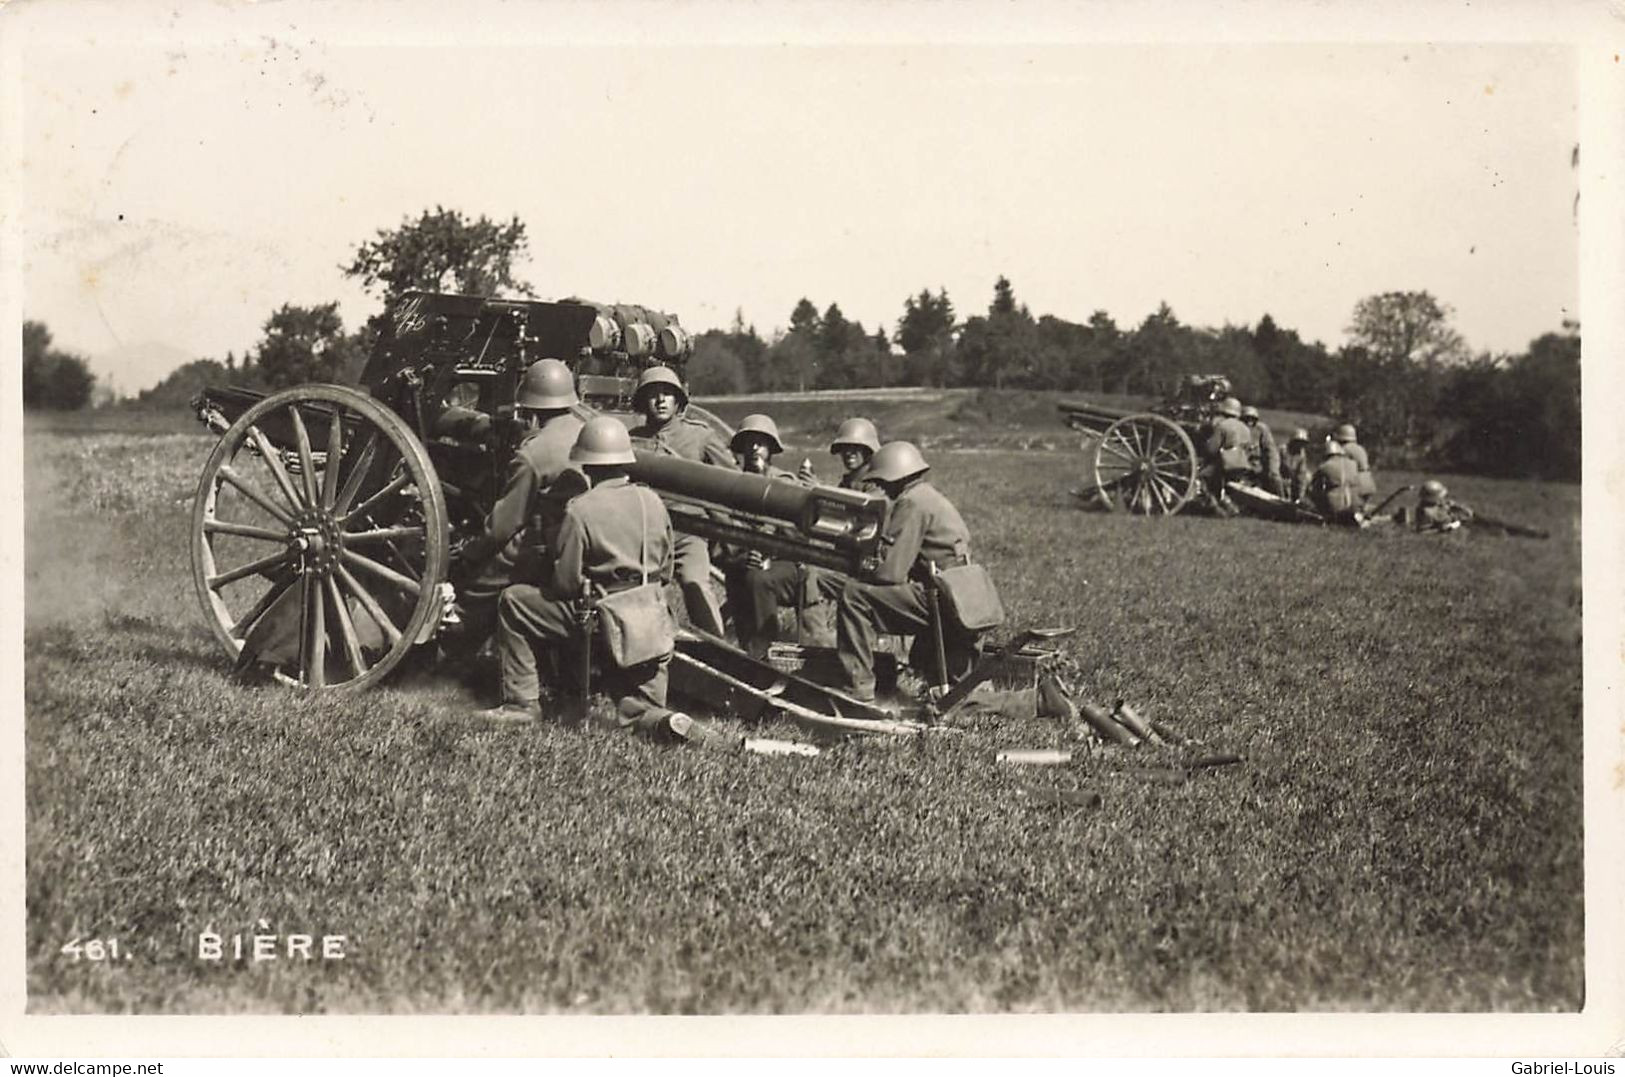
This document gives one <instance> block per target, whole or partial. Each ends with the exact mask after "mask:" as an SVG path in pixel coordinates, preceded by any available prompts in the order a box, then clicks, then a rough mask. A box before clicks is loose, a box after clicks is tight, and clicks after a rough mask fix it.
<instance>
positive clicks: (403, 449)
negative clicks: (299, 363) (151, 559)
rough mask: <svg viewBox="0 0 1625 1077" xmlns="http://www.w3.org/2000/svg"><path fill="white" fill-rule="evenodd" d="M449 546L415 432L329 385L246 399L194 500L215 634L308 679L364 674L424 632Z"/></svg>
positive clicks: (354, 681)
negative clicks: (246, 405)
mask: <svg viewBox="0 0 1625 1077" xmlns="http://www.w3.org/2000/svg"><path fill="white" fill-rule="evenodd" d="M448 549H449V542H448V532H447V517H446V503H445V495H444V493H443V492H442V490H441V488H440V481H439V478H438V477H437V476H436V475H435V470H434V465H433V464H432V463H431V462H430V460H429V455H428V453H427V452H426V451H425V450H424V447H423V444H422V443H421V442H420V441H418V439H417V437H416V435H414V434H413V432H412V430H411V428H410V427H409V426H407V424H406V423H405V421H404V420H402V419H401V418H400V417H399V416H398V415H396V414H395V413H394V412H392V411H390V410H389V409H388V408H386V407H384V406H383V405H382V404H380V403H379V402H378V401H376V400H374V399H373V398H371V397H369V396H366V395H364V394H362V393H359V392H357V391H355V390H353V389H347V388H344V387H342V386H337V385H305V386H299V387H297V388H293V389H288V390H285V391H283V392H280V393H276V394H273V395H271V396H268V397H266V398H265V399H264V400H261V401H260V402H258V403H257V404H255V405H254V406H253V407H251V408H249V409H248V410H247V411H246V412H244V413H243V414H242V416H241V417H240V418H238V419H237V421H236V422H234V423H232V424H231V426H230V427H229V428H228V429H227V430H226V432H225V434H224V435H223V436H222V437H221V439H220V444H219V445H217V446H216V447H215V450H214V452H213V453H212V454H210V456H209V462H208V464H207V465H205V467H204V469H203V478H202V480H201V481H200V482H199V484H198V492H197V501H196V503H195V504H194V506H193V510H192V576H193V579H194V581H195V583H196V585H197V593H198V598H199V600H200V601H201V602H202V604H203V611H204V616H205V618H206V619H207V620H208V622H209V626H210V628H211V629H212V630H213V631H214V634H215V636H216V638H218V639H219V640H220V642H221V643H222V644H224V645H225V647H226V649H227V650H228V651H230V652H231V653H232V654H233V655H238V656H241V655H242V651H243V649H244V647H245V646H247V647H250V648H251V649H252V651H253V654H254V656H255V657H256V658H257V659H258V660H259V661H260V662H262V663H264V664H266V665H268V666H270V667H271V668H272V669H273V670H274V672H275V676H276V677H277V679H278V680H281V681H284V682H285V683H289V684H296V685H302V686H304V687H307V688H328V689H335V688H336V689H345V690H354V689H359V688H364V687H366V686H368V685H371V684H373V683H375V682H377V681H378V680H379V679H380V678H382V677H383V676H384V675H385V674H387V673H388V672H389V671H390V670H391V669H392V668H393V667H394V666H395V664H396V663H398V662H399V661H400V660H401V658H402V657H403V656H404V655H405V654H406V652H407V651H409V650H411V649H412V647H413V646H414V645H415V644H416V643H417V642H418V641H419V639H420V637H423V638H426V637H427V635H428V631H427V630H428V629H431V628H432V627H433V626H432V625H431V624H430V623H429V622H430V619H431V618H437V617H438V616H439V612H440V596H439V591H440V587H439V585H440V583H441V581H442V580H444V579H445V576H446V566H447V558H448Z"/></svg>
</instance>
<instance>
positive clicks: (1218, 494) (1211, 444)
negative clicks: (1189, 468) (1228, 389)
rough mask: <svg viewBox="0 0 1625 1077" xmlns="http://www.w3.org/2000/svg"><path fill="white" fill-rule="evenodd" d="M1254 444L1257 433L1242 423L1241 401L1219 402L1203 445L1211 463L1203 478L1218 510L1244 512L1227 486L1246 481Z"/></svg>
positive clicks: (1223, 513)
mask: <svg viewBox="0 0 1625 1077" xmlns="http://www.w3.org/2000/svg"><path fill="white" fill-rule="evenodd" d="M1252 443H1253V432H1252V431H1251V430H1249V429H1247V424H1246V423H1244V422H1242V421H1241V401H1239V400H1237V399H1236V398H1235V397H1233V396H1227V397H1225V398H1224V399H1223V400H1221V401H1220V402H1219V407H1218V415H1217V417H1216V418H1215V419H1214V420H1213V422H1212V424H1211V425H1210V426H1209V427H1208V429H1207V435H1206V437H1205V438H1203V441H1202V445H1201V446H1200V448H1201V450H1202V452H1203V455H1204V456H1206V457H1207V464H1206V465H1205V466H1204V467H1203V468H1202V471H1201V477H1202V479H1203V480H1204V482H1205V483H1206V485H1207V492H1208V497H1209V499H1210V500H1211V502H1212V504H1213V508H1214V510H1215V511H1217V512H1218V513H1220V514H1221V515H1224V516H1234V515H1236V514H1237V513H1239V512H1240V511H1241V510H1240V509H1238V508H1236V505H1235V502H1233V501H1231V500H1230V495H1229V494H1228V493H1226V492H1225V488H1224V484H1225V483H1226V482H1228V481H1231V480H1235V479H1244V478H1246V477H1247V475H1248V472H1249V470H1250V465H1249V463H1248V458H1247V457H1248V449H1249V448H1250V447H1251V446H1252Z"/></svg>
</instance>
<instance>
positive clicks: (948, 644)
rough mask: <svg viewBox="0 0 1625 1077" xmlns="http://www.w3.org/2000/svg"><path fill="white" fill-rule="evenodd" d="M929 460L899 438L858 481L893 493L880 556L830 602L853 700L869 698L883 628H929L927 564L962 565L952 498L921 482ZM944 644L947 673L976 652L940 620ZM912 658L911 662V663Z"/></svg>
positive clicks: (966, 549)
mask: <svg viewBox="0 0 1625 1077" xmlns="http://www.w3.org/2000/svg"><path fill="white" fill-rule="evenodd" d="M929 470H930V465H929V464H927V463H926V462H925V458H924V457H922V456H921V455H920V450H919V449H917V448H915V447H914V446H913V445H911V444H910V443H909V442H906V441H892V442H888V443H887V444H885V445H882V446H881V447H880V451H879V452H877V453H875V455H874V458H873V459H871V460H870V461H869V474H868V475H867V476H865V479H864V481H865V482H866V483H867V484H870V485H874V486H878V487H880V488H881V489H882V490H883V491H884V492H885V493H886V496H888V497H889V498H891V499H892V509H891V513H890V516H889V517H888V518H887V521H886V531H885V534H884V535H883V536H882V538H881V540H880V541H881V551H882V552H881V556H882V560H881V563H880V566H879V568H878V569H877V570H876V571H875V573H874V575H873V577H872V578H871V581H858V580H845V581H844V582H843V584H842V586H841V589H840V592H839V596H838V597H837V599H836V605H835V640H836V647H837V649H838V651H839V657H840V664H841V672H842V679H843V682H844V683H843V684H842V685H840V687H842V688H843V689H844V690H845V691H846V692H847V693H848V694H849V695H851V696H852V697H854V698H855V699H859V700H863V701H870V700H873V699H874V698H875V655H874V648H875V638H876V636H877V635H879V634H880V633H882V632H889V633H895V634H897V635H913V636H915V637H916V643H915V655H916V656H920V655H922V653H923V652H924V650H925V648H922V647H921V646H920V641H921V640H923V639H925V638H926V634H927V633H929V632H931V630H932V627H931V626H932V611H931V609H930V603H929V598H930V592H929V590H928V587H929V580H930V578H931V570H932V568H933V566H935V567H936V568H948V567H951V566H953V565H960V564H968V563H969V561H970V531H969V530H968V529H967V528H966V527H965V521H964V519H963V518H962V517H961V516H960V515H959V510H958V509H956V508H954V506H953V504H952V502H950V501H949V500H948V499H947V498H946V497H943V496H942V494H941V493H939V492H938V491H937V489H936V487H934V486H932V485H931V483H929V482H927V481H926V478H925V473H926V472H927V471H929ZM942 629H943V650H944V652H945V657H946V659H947V664H948V669H947V670H946V671H945V672H946V673H947V674H948V677H949V679H950V680H951V679H953V678H955V677H958V676H960V675H961V674H963V673H964V672H966V671H967V670H968V669H969V668H970V666H971V663H972V662H973V661H974V660H975V657H976V636H975V634H974V633H969V632H966V631H964V630H963V629H960V628H958V627H957V626H955V625H952V624H949V623H946V622H945V623H944V624H943V626H942ZM918 664H919V663H918V661H917V660H916V665H917V666H918Z"/></svg>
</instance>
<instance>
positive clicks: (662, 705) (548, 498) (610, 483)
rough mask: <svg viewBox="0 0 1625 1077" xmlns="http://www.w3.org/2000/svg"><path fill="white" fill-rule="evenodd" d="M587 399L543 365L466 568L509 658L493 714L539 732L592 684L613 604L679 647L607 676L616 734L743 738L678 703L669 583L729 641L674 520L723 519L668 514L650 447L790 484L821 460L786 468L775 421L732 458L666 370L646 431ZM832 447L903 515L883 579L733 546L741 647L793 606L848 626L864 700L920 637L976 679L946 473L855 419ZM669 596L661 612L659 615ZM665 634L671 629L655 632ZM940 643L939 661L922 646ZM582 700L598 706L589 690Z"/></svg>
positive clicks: (849, 674) (466, 606) (843, 628)
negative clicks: (572, 694) (594, 412)
mask: <svg viewBox="0 0 1625 1077" xmlns="http://www.w3.org/2000/svg"><path fill="white" fill-rule="evenodd" d="M578 403H579V401H578V398H577V396H576V392H575V384H574V379H573V377H572V375H571V372H570V370H569V368H568V367H567V366H566V365H565V364H564V363H562V362H560V361H558V360H556V359H543V360H541V361H540V362H537V363H535V364H533V365H532V366H531V367H530V369H529V370H528V371H527V372H526V373H525V375H524V379H523V382H522V384H521V387H520V391H519V393H518V395H517V398H516V418H517V419H518V421H519V422H521V423H522V424H523V426H524V429H525V434H524V437H523V440H522V441H521V443H520V445H519V447H518V449H517V451H516V452H515V454H514V457H513V460H512V462H511V463H510V465H509V467H508V473H507V474H508V478H507V483H506V487H505V489H504V491H503V493H502V495H501V496H500V497H499V498H498V500H497V502H496V505H495V507H494V508H493V509H492V511H491V513H490V515H489V517H488V518H487V520H486V521H485V527H484V531H483V534H481V535H480V536H479V537H477V538H476V539H474V540H473V541H471V542H470V544H469V545H468V547H467V548H466V549H465V550H464V551H463V554H462V556H461V558H460V560H459V565H460V568H459V571H458V573H457V582H458V610H459V613H460V615H461V617H462V619H463V620H464V622H465V624H466V626H467V628H468V633H467V636H468V637H469V638H472V639H474V640H476V641H477V640H479V639H480V638H482V637H483V636H485V635H486V634H488V632H489V629H490V627H491V626H492V625H493V624H494V625H495V632H496V635H495V647H496V651H497V654H498V656H499V659H500V668H501V701H500V702H499V704H498V705H497V706H495V707H493V708H490V709H488V710H486V711H482V712H481V716H482V718H483V719H485V720H486V721H488V722H491V723H495V724H517V725H523V724H529V723H534V722H535V721H536V720H537V719H539V718H540V717H541V716H542V705H541V699H542V695H543V692H542V689H543V686H544V682H549V683H550V684H551V687H552V688H554V689H563V688H568V687H571V686H572V685H571V676H570V674H569V672H568V670H569V669H571V668H574V669H576V670H578V671H579V672H578V674H577V677H578V678H579V677H585V676H588V675H590V672H589V671H590V669H591V668H592V666H591V656H590V654H589V653H588V652H584V651H583V650H582V647H583V645H584V644H586V645H589V646H590V642H589V641H590V640H591V639H592V638H593V636H592V635H591V633H592V632H593V629H592V628H591V627H590V626H591V624H592V620H593V617H594V615H595V614H596V615H597V616H598V618H599V620H600V621H602V620H603V618H604V615H605V613H606V612H607V611H609V610H610V609H611V608H612V607H614V608H616V609H617V610H618V609H620V608H621V607H622V606H625V607H628V608H631V607H644V606H646V607H647V608H646V609H644V610H643V612H642V613H641V614H640V616H642V617H643V619H644V620H645V621H649V622H651V624H650V625H642V624H639V623H634V622H635V621H636V617H634V618H633V619H632V621H629V622H627V625H626V626H625V629H626V635H627V637H628V638H629V639H630V638H632V637H636V638H637V640H638V641H640V642H641V641H643V640H645V638H647V639H653V640H657V641H658V640H660V639H662V638H664V640H665V646H664V650H663V651H660V650H659V645H658V643H657V644H656V645H655V650H656V651H658V653H652V654H650V655H647V656H645V655H644V653H643V650H640V649H638V648H636V647H634V648H633V651H634V657H637V658H638V659H639V660H638V661H636V662H617V661H614V660H613V659H614V658H615V656H614V655H610V656H609V658H610V660H608V661H605V660H602V659H601V660H600V661H599V663H598V666H599V668H600V669H601V673H600V681H599V684H598V685H597V687H598V688H599V689H600V690H601V691H602V692H603V693H604V694H605V695H607V696H608V697H609V698H610V699H611V701H612V703H613V706H614V715H615V719H614V720H615V722H616V723H617V724H618V725H620V726H622V727H625V728H629V729H633V730H636V731H640V732H643V733H646V734H649V735H652V736H654V737H657V738H659V739H665V740H673V741H681V742H687V743H701V744H711V743H718V742H726V743H733V742H734V741H735V740H736V738H723V737H721V736H720V735H719V734H718V733H717V732H716V731H714V730H712V729H709V728H707V727H705V726H703V725H701V724H700V723H698V722H695V721H694V720H693V719H692V718H690V717H689V716H687V715H685V714H682V713H681V712H678V711H673V710H671V709H670V708H668V707H667V705H666V694H667V672H668V666H669V663H670V658H671V649H672V647H671V642H670V637H671V623H670V621H669V618H670V612H669V610H667V609H666V608H665V605H664V596H663V588H664V586H665V585H666V584H668V583H670V582H672V581H673V580H675V581H676V583H677V584H678V585H679V588H680V591H681V594H682V597H683V602H684V606H685V609H686V612H687V614H688V620H689V622H690V623H691V624H692V625H694V626H695V627H696V628H697V629H700V630H702V631H704V632H706V633H710V634H712V635H714V636H719V637H720V636H724V634H725V632H726V621H727V618H725V616H724V611H723V609H722V607H721V606H720V605H719V604H718V603H717V601H716V598H715V596H714V594H713V593H712V591H711V587H710V582H711V576H712V571H713V569H712V548H711V545H710V544H709V543H708V542H707V541H706V540H705V539H703V538H700V537H698V536H695V535H692V534H685V533H683V532H681V531H680V530H677V529H674V527H673V523H672V516H673V514H678V513H684V512H691V513H692V512H707V511H710V510H707V509H704V508H702V507H699V506H695V505H686V504H678V503H673V504H671V505H667V504H666V503H665V502H663V500H662V499H661V498H660V497H659V496H658V495H657V494H655V493H654V492H653V491H652V490H650V489H648V488H647V487H644V486H641V485H639V484H637V483H634V482H632V481H631V479H630V478H629V475H628V468H629V466H630V465H632V464H633V463H635V461H636V454H635V449H634V446H635V445H636V446H639V447H642V448H643V449H644V450H645V451H648V452H654V453H665V454H670V455H673V456H678V457H682V458H684V459H688V460H695V461H699V462H702V463H705V464H708V465H711V466H713V467H723V468H730V469H734V470H743V471H745V472H749V473H752V474H758V475H764V476H767V477H769V478H773V479H777V480H781V481H791V482H803V483H811V482H814V481H815V480H816V475H815V473H814V472H813V469H812V467H811V462H810V460H804V461H803V463H802V467H801V469H800V471H799V472H798V473H796V474H792V473H791V472H788V471H785V470H784V469H782V468H779V467H777V466H776V465H775V464H774V463H773V459H774V457H776V456H778V455H779V454H780V453H782V452H783V451H784V444H783V442H782V441H781V439H780V437H779V431H778V426H777V424H776V423H775V422H774V421H773V419H772V418H771V417H770V416H768V415H760V414H759V415H751V416H747V417H746V418H745V419H744V420H743V421H742V422H741V423H740V425H739V428H738V430H737V432H736V433H735V434H734V436H733V438H732V440H731V441H730V442H729V443H727V444H724V443H723V442H722V440H721V438H720V437H718V436H717V434H716V433H715V431H714V430H713V429H712V428H711V427H710V426H709V425H708V424H706V423H704V422H701V421H700V420H698V419H695V418H691V417H689V416H688V415H687V414H686V409H687V404H688V393H687V390H686V389H685V388H684V386H683V385H682V383H681V380H680V379H679V378H678V376H677V375H676V373H675V372H673V371H672V370H670V369H668V368H666V367H661V366H657V367H651V368H650V369H648V370H646V371H645V372H644V373H643V375H642V376H641V377H640V379H639V381H638V384H637V387H636V390H635V391H634V393H633V397H632V403H633V407H634V409H635V410H636V411H637V412H638V413H639V414H640V415H641V417H642V419H643V422H642V423H641V424H639V425H638V426H637V427H635V428H634V429H632V430H630V431H629V430H628V429H627V428H626V427H625V426H624V425H623V424H622V423H621V422H619V421H618V420H616V419H614V418H612V417H599V418H594V419H591V420H589V421H587V422H585V423H583V422H582V421H581V420H580V419H578V418H576V417H575V415H573V414H572V413H571V410H570V409H572V408H574V407H576V406H577V405H578ZM829 451H830V453H831V454H832V455H834V456H835V457H836V458H837V459H838V460H839V461H840V463H841V467H842V475H841V478H840V485H841V486H843V487H846V488H849V489H857V488H862V489H866V490H877V491H880V492H883V493H884V494H885V495H886V496H887V497H888V498H890V499H891V501H892V508H891V512H890V513H889V515H888V521H887V525H886V528H885V531H884V533H883V534H882V535H881V538H880V549H881V551H882V553H881V558H880V562H879V564H878V567H877V568H876V569H875V570H874V571H873V572H872V573H871V574H870V575H868V576H866V577H864V578H851V577H847V576H844V575H842V574H839V573H836V572H832V571H829V570H827V569H820V568H816V567H813V566H809V565H802V564H797V563H794V562H789V561H783V560H778V559H775V558H770V557H768V556H766V555H764V554H763V553H761V552H760V551H759V550H755V549H752V548H750V547H749V546H748V545H734V544H728V543H719V544H718V545H717V549H716V562H717V567H718V568H719V569H720V574H721V576H722V578H723V581H724V590H725V593H726V596H727V600H728V601H727V606H728V610H729V612H731V614H732V624H733V630H734V634H735V636H736V638H737V640H738V642H739V644H740V646H741V647H743V648H745V649H746V650H747V651H749V652H750V653H751V654H753V655H756V656H761V655H763V654H764V653H765V652H766V650H767V648H768V646H769V645H770V644H771V643H772V641H773V639H774V637H775V635H776V630H777V625H778V621H779V610H780V609H781V607H786V606H790V607H795V608H797V609H798V610H800V611H802V612H803V613H805V611H806V610H809V609H812V608H815V607H822V608H823V609H825V610H826V611H827V612H828V614H829V619H830V620H832V621H833V624H834V633H833V634H834V639H835V644H836V650H837V654H838V658H839V673H838V683H837V684H836V685H835V686H834V687H836V688H837V689H839V690H842V691H844V692H846V693H848V694H850V695H851V696H852V697H854V698H855V699H858V700H862V701H872V700H873V699H874V698H875V672H874V665H875V659H874V650H875V643H876V639H877V637H878V636H879V635H880V634H882V633H893V634H900V635H915V636H916V640H917V648H916V660H917V661H920V662H923V661H925V654H926V652H929V651H931V650H934V649H935V650H938V651H939V653H940V654H941V656H942V658H941V662H940V664H941V665H943V666H945V667H946V668H944V669H942V670H940V671H938V672H939V673H940V674H942V675H943V676H951V675H955V674H957V673H959V672H963V671H964V670H966V669H968V668H969V666H970V664H971V662H972V661H973V659H974V657H975V652H976V647H977V635H978V634H977V632H975V631H971V630H967V629H964V628H963V627H961V626H959V625H957V624H956V623H954V620H953V618H952V617H945V616H943V615H942V613H941V612H940V610H939V609H938V608H937V607H936V606H935V593H934V591H933V590H932V588H933V581H934V580H935V579H936V578H937V574H938V573H940V572H942V571H943V570H946V569H950V568H952V567H955V566H960V565H967V564H969V562H970V534H969V532H968V530H967V529H966V527H965V522H964V520H963V518H962V517H961V516H960V514H959V512H958V510H956V509H955V508H954V506H953V504H952V503H951V502H950V501H949V500H948V499H947V498H946V497H944V496H943V495H942V494H941V493H940V492H939V491H937V490H936V488H935V487H934V486H933V485H932V484H931V483H930V482H929V481H928V479H927V477H926V476H927V473H928V472H929V471H930V465H929V464H928V463H927V462H926V460H925V458H924V457H923V456H922V455H921V453H920V451H919V449H918V448H916V447H915V446H914V445H912V444H910V443H908V442H905V441H894V442H890V443H882V442H881V440H880V436H879V432H878V431H877V430H876V428H875V425H874V423H872V422H870V421H869V420H868V419H864V418H852V419H848V420H847V421H846V422H844V423H842V424H841V427H840V429H839V431H838V432H837V434H836V436H835V438H834V440H833V441H832V442H831V444H830V447H829ZM716 511H720V510H716ZM633 592H636V593H635V594H634V593H633ZM655 592H658V593H660V595H661V597H660V598H659V599H658V602H655V601H654V600H650V601H648V602H645V600H644V596H645V595H646V594H649V593H655ZM662 620H664V628H663V629H662V625H661V624H654V623H652V622H661V621H662ZM662 631H664V636H663V637H662ZM599 635H602V633H599ZM927 637H929V641H930V642H931V643H937V642H940V644H941V646H940V648H933V647H930V646H921V645H922V644H924V643H925V642H926V640H927ZM629 646H630V644H629ZM571 659H574V660H575V661H574V664H573V666H572V663H571ZM584 659H585V660H584ZM573 687H575V688H577V689H578V690H581V691H582V694H584V690H585V687H586V686H585V685H584V684H575V685H573Z"/></svg>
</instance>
